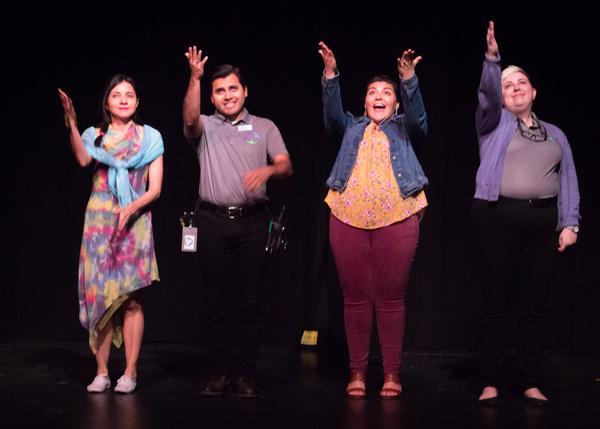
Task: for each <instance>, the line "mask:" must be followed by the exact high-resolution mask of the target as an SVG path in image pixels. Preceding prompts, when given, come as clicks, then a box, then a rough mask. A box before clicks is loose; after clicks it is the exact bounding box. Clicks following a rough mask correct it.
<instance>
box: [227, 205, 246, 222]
mask: <svg viewBox="0 0 600 429" xmlns="http://www.w3.org/2000/svg"><path fill="white" fill-rule="evenodd" d="M241 214H242V208H241V207H227V215H228V216H229V219H235V218H236V217H240V216H241Z"/></svg>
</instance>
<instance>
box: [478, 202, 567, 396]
mask: <svg viewBox="0 0 600 429" xmlns="http://www.w3.org/2000/svg"><path fill="white" fill-rule="evenodd" d="M471 215H472V220H473V225H474V228H475V234H476V242H477V254H478V256H479V263H480V264H479V265H480V271H481V277H482V298H483V302H482V304H483V308H482V310H483V315H482V316H483V317H482V327H481V328H482V330H481V334H482V338H481V348H480V358H479V362H480V363H479V365H480V370H481V374H482V376H483V386H484V387H485V386H494V387H496V388H498V387H499V384H500V383H501V377H500V370H501V367H502V363H503V358H504V355H505V352H506V337H507V328H508V325H509V319H510V316H511V314H512V312H513V311H514V312H515V313H516V317H517V328H518V338H517V353H518V362H519V369H520V372H521V376H522V386H521V387H522V389H523V390H527V389H529V388H531V387H539V383H540V373H539V367H540V362H541V359H542V356H543V354H544V351H545V344H544V326H545V318H546V306H547V305H546V304H547V295H548V288H549V284H550V279H551V276H552V269H553V266H554V263H555V261H556V257H557V255H558V232H557V231H556V225H557V222H558V217H557V216H558V210H557V205H556V199H555V198H553V199H548V200H533V202H529V201H527V200H512V199H506V198H502V197H500V200H499V201H498V202H488V201H483V200H477V199H476V200H475V201H474V202H473V205H472V208H471Z"/></svg>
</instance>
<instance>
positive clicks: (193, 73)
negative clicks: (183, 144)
mask: <svg viewBox="0 0 600 429" xmlns="http://www.w3.org/2000/svg"><path fill="white" fill-rule="evenodd" d="M185 56H186V57H187V59H188V63H189V66H190V82H189V84H188V89H187V92H186V94H185V98H184V99H183V133H184V135H185V136H186V137H187V138H189V139H195V138H198V137H200V136H201V135H202V131H203V129H204V124H203V123H202V118H201V117H200V81H201V79H202V76H203V75H204V64H206V60H208V57H204V58H202V51H200V50H198V49H197V48H196V47H195V46H194V47H193V48H192V47H190V48H188V51H187V52H186V53H185Z"/></svg>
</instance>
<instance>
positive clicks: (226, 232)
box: [196, 208, 268, 377]
mask: <svg viewBox="0 0 600 429" xmlns="http://www.w3.org/2000/svg"><path fill="white" fill-rule="evenodd" d="M196 226H197V228H198V256H199V257H200V264H201V266H202V278H201V281H202V283H203V286H204V290H205V297H206V309H207V321H208V344H209V351H210V354H211V357H212V360H213V366H214V367H213V373H214V375H229V376H234V377H239V376H245V375H254V372H255V369H256V363H257V353H258V344H259V331H260V327H261V322H262V313H261V309H260V295H261V289H262V284H263V275H264V268H265V264H266V261H267V253H266V252H265V245H266V242H267V234H268V223H267V215H266V212H262V211H261V212H259V213H255V214H252V215H250V216H246V217H242V218H235V219H230V218H229V217H228V216H227V215H223V214H219V213H211V212H207V211H203V210H199V209H198V208H197V209H196Z"/></svg>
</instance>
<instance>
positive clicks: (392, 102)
mask: <svg viewBox="0 0 600 429" xmlns="http://www.w3.org/2000/svg"><path fill="white" fill-rule="evenodd" d="M399 105H400V103H398V100H397V99H396V93H395V92H394V87H393V85H392V84H391V83H389V82H384V81H375V82H372V83H371V84H370V85H369V87H368V88H367V96H366V97H365V112H366V115H367V116H368V117H369V118H371V119H372V120H373V122H375V123H376V124H377V125H379V123H380V122H381V121H384V120H386V119H389V118H391V117H392V116H393V115H394V112H395V111H396V109H398V106H399Z"/></svg>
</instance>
